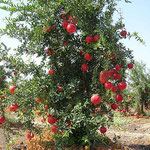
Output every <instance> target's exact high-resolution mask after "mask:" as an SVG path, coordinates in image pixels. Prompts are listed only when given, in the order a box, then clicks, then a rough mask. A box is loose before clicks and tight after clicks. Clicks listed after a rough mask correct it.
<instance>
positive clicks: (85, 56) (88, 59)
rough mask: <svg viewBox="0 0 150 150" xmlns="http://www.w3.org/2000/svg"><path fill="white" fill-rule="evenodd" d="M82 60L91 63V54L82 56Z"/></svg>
mask: <svg viewBox="0 0 150 150" xmlns="http://www.w3.org/2000/svg"><path fill="white" fill-rule="evenodd" d="M84 58H85V60H87V61H91V60H92V58H93V57H92V55H91V54H85V55H84Z"/></svg>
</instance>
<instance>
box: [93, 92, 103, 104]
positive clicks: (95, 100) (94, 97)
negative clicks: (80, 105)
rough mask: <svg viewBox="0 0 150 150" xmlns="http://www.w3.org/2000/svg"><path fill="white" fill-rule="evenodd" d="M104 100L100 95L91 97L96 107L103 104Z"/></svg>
mask: <svg viewBox="0 0 150 150" xmlns="http://www.w3.org/2000/svg"><path fill="white" fill-rule="evenodd" d="M101 100H102V98H101V97H100V96H99V95H98V94H95V95H93V96H92V97H91V102H92V103H93V104H94V105H97V104H99V103H100V102H101Z"/></svg>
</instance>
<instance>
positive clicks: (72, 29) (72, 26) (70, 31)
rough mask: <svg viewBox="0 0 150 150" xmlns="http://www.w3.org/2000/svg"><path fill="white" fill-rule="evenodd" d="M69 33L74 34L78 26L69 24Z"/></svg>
mask: <svg viewBox="0 0 150 150" xmlns="http://www.w3.org/2000/svg"><path fill="white" fill-rule="evenodd" d="M67 31H68V32H69V33H70V34H72V33H73V32H76V26H75V25H74V24H69V25H68V26H67Z"/></svg>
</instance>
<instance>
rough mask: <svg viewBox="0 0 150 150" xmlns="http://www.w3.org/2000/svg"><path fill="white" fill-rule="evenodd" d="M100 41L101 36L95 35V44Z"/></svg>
mask: <svg viewBox="0 0 150 150" xmlns="http://www.w3.org/2000/svg"><path fill="white" fill-rule="evenodd" d="M98 39H100V35H95V36H94V38H93V40H94V43H96V42H97V40H98Z"/></svg>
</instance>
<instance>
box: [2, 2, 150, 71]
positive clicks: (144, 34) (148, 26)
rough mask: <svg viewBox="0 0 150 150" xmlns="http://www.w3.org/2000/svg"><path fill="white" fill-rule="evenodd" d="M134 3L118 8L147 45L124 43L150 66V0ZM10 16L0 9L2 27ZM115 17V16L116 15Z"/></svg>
mask: <svg viewBox="0 0 150 150" xmlns="http://www.w3.org/2000/svg"><path fill="white" fill-rule="evenodd" d="M131 1H132V3H125V2H124V0H122V1H121V2H119V4H118V6H117V7H118V8H120V9H121V11H122V15H123V18H124V20H123V22H124V23H125V25H126V26H125V28H126V30H127V31H129V32H131V33H132V32H135V31H136V32H138V33H139V36H140V37H141V38H143V39H144V41H145V43H146V46H144V45H142V44H141V43H139V42H138V41H136V40H135V39H131V40H128V39H125V40H123V43H124V44H125V46H126V47H128V48H130V49H131V50H133V55H134V59H135V60H137V61H143V62H144V63H145V64H146V66H147V67H148V68H150V38H149V34H150V0H131ZM6 16H8V12H5V11H3V10H0V28H4V27H5V22H4V21H3V20H2V18H4V17H6ZM114 18H115V16H114ZM0 42H4V43H6V44H7V45H8V46H9V47H11V48H16V47H17V45H18V44H19V43H18V41H17V40H15V39H10V38H8V37H6V36H5V37H2V38H1V37H0Z"/></svg>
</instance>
